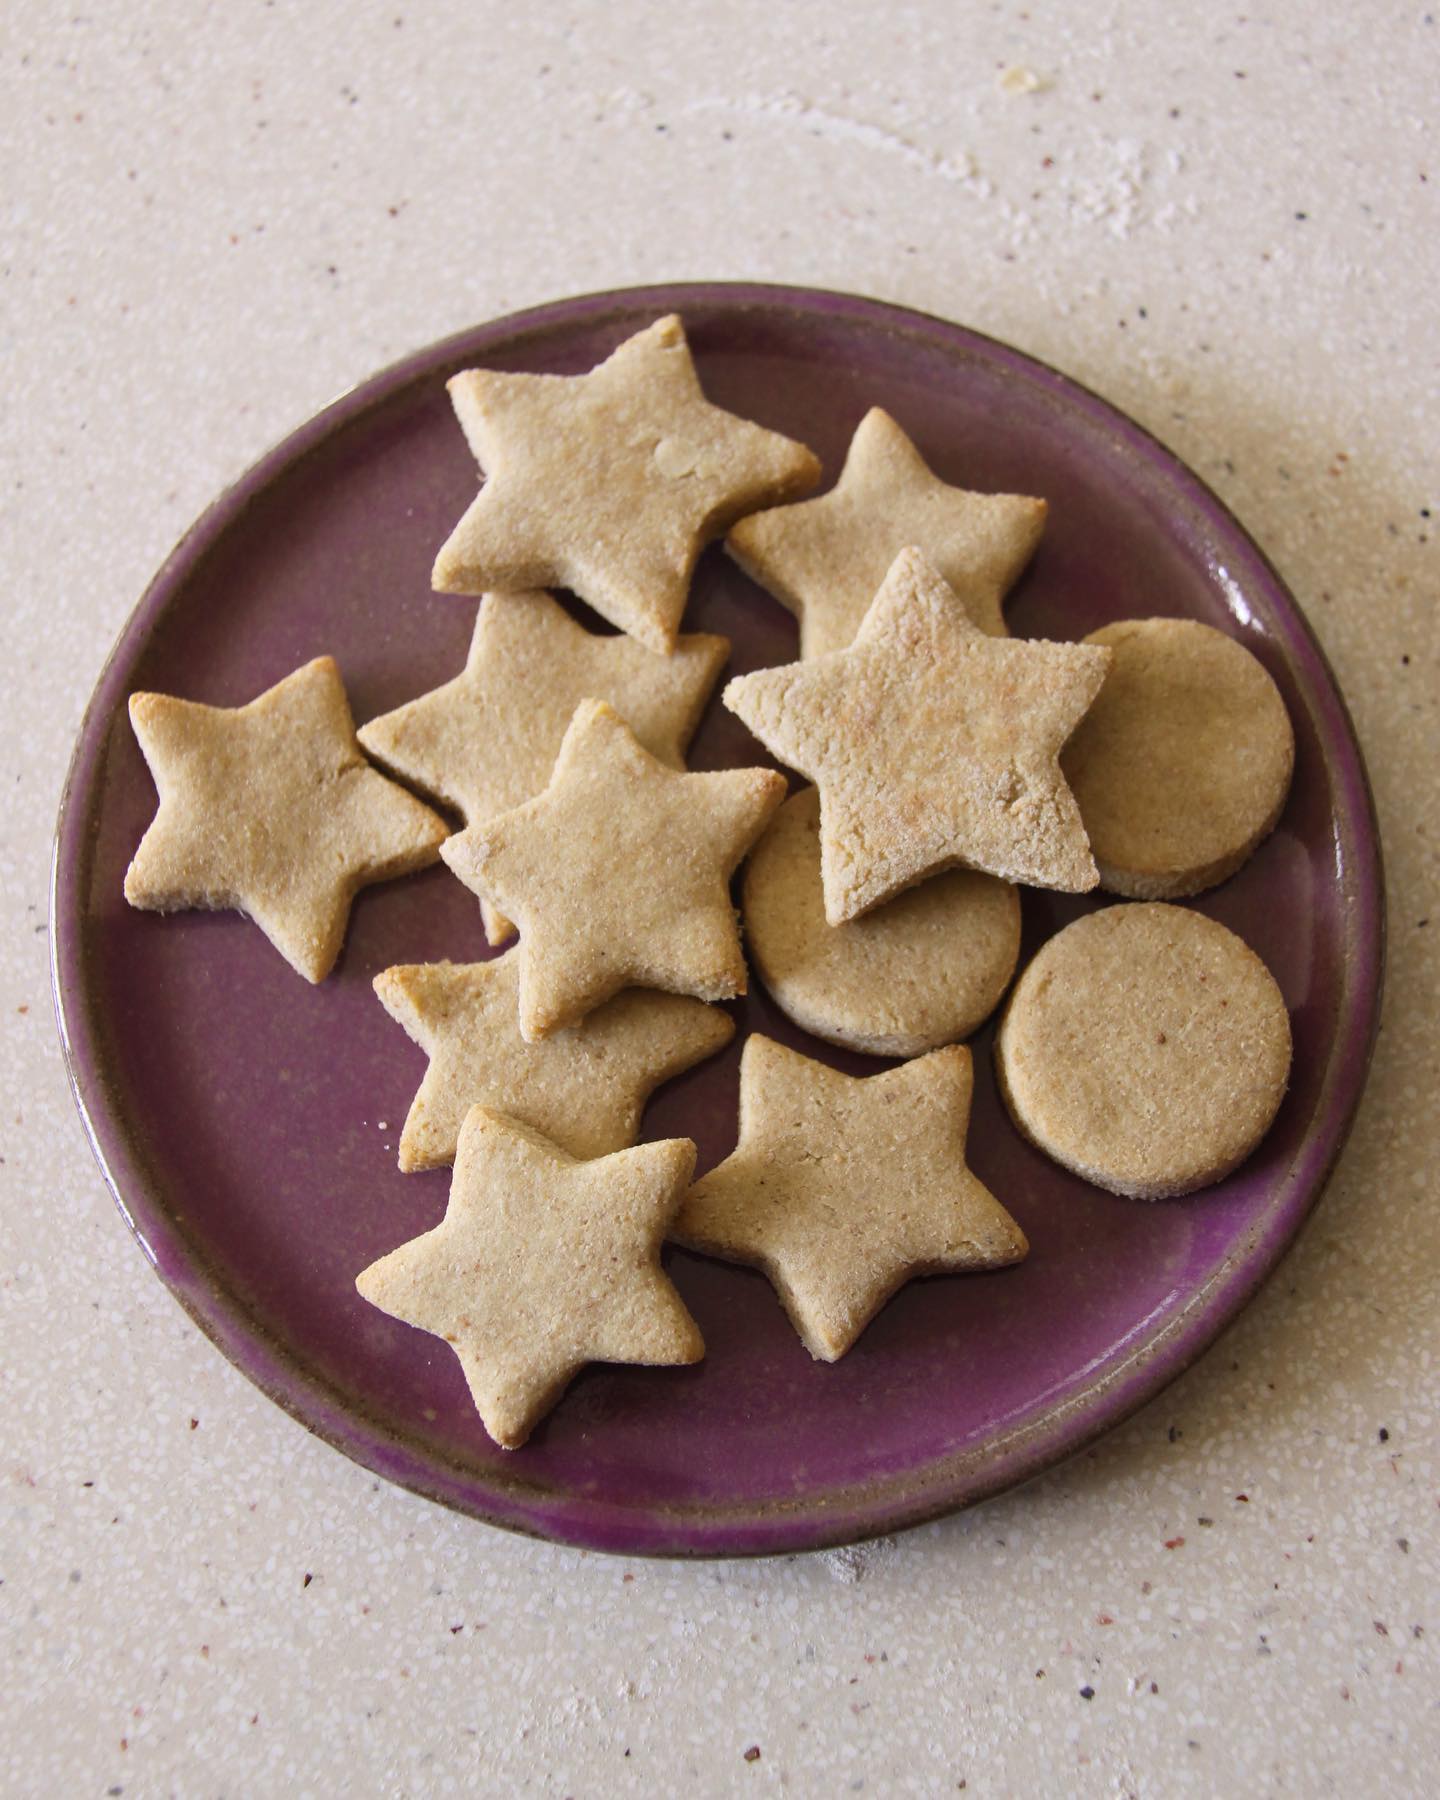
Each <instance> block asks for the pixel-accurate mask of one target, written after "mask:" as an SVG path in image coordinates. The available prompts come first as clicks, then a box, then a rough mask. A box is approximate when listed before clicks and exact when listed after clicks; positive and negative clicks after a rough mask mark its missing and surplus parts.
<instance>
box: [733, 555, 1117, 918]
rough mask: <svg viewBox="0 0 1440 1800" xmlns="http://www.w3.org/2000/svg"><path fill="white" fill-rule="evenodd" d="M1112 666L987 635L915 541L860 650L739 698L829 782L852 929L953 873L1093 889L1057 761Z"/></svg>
mask: <svg viewBox="0 0 1440 1800" xmlns="http://www.w3.org/2000/svg"><path fill="white" fill-rule="evenodd" d="M1109 661H1110V652H1109V651H1106V650H1101V649H1098V648H1096V647H1094V646H1089V645H1083V644H1052V643H1043V642H1039V641H1033V640H1022V639H1019V638H993V637H986V636H985V634H984V633H983V632H982V631H980V630H979V629H978V628H977V627H976V626H975V625H973V624H972V623H971V622H970V619H969V617H968V615H967V614H966V611H965V608H964V607H963V606H962V605H961V603H960V601H959V600H958V599H957V598H956V596H955V593H954V591H953V589H951V588H950V587H949V586H948V585H947V584H946V582H944V581H943V580H942V579H941V577H940V576H939V575H937V574H936V572H935V570H934V569H933V568H931V566H930V564H929V563H928V562H927V561H926V559H925V557H924V556H923V555H922V554H921V552H920V551H918V550H915V549H907V550H902V551H901V553H900V555H899V556H897V557H896V559H895V562H894V564H893V566H892V568H891V570H890V573H889V574H888V575H887V576H886V577H885V582H884V585H883V586H882V587H881V589H880V592H879V593H878V594H877V595H876V596H875V602H874V604H873V606H872V607H871V608H870V611H869V612H868V613H867V614H866V615H865V622H864V624H863V625H862V626H861V627H860V632H859V635H858V636H857V637H856V639H855V642H854V643H853V644H852V645H851V646H850V648H849V649H848V650H836V651H832V652H831V653H830V655H828V656H823V657H820V658H819V659H818V660H817V661H815V662H800V663H790V664H787V665H786V666H785V667H784V668H779V669H759V670H757V671H756V672H755V673H754V674H752V675H742V676H740V677H739V678H738V679H737V680H735V681H732V682H731V683H730V684H729V686H728V687H727V688H726V689H725V693H724V700H725V704H726V706H728V707H729V708H730V709H731V711H732V712H735V713H738V714H739V715H740V717H741V718H742V719H743V720H744V721H745V723H746V724H747V725H748V726H749V727H750V729H751V731H753V732H754V733H755V735H756V737H758V738H759V739H760V741H761V743H762V744H764V745H765V747H766V749H767V750H770V751H771V752H773V754H774V755H776V756H778V757H779V758H780V760H781V761H782V762H785V763H788V764H789V766H790V767H791V768H793V769H799V770H801V771H802V772H803V773H804V774H806V775H808V776H809V777H810V779H811V780H812V781H813V782H814V783H815V784H816V786H817V787H818V788H819V789H820V852H821V876H822V880H823V884H824V889H825V916H826V918H827V919H828V920H829V922H830V923H831V924H832V925H843V924H844V923H845V921H846V920H847V919H853V918H856V917H858V916H859V915H860V914H861V913H863V912H866V911H868V910H869V908H871V907H872V906H878V905H879V904H880V903H881V901H883V900H888V899H889V898H890V897H891V895H892V894H898V893H899V892H900V891H901V890H902V889H903V888H907V887H910V886H911V885H912V884H913V883H915V882H917V881H920V880H921V879H923V877H925V876H926V875H929V874H932V873H934V872H935V871H936V870H938V869H950V868H956V867H960V866H965V867H969V868H975V869H984V870H986V871H987V872H988V873H989V874H991V875H999V876H1002V877H1003V878H1004V879H1005V880H1007V881H1017V882H1028V883H1030V884H1031V885H1032V886H1034V887H1052V888H1062V889H1065V890H1066V891H1069V892H1082V891H1084V890H1085V889H1087V888H1092V887H1094V886H1095V883H1096V881H1097V879H1098V875H1097V872H1096V868H1095V861H1094V858H1093V857H1092V856H1091V854H1090V845H1089V841H1088V840H1087V838H1086V836H1085V827H1084V826H1083V825H1082V824H1081V822H1080V812H1079V808H1078V807H1077V806H1076V804H1075V797H1074V795H1073V794H1072V793H1071V792H1070V789H1069V787H1068V786H1067V785H1066V782H1065V778H1064V776H1063V775H1062V774H1061V772H1060V765H1059V762H1058V760H1057V758H1058V756H1059V753H1060V749H1061V746H1062V745H1063V744H1064V742H1065V740H1066V738H1068V737H1069V735H1070V733H1071V732H1072V731H1073V730H1074V729H1075V726H1076V725H1077V724H1078V723H1079V721H1080V718H1081V716H1082V715H1083V714H1084V712H1085V709H1086V708H1087V707H1088V706H1089V705H1090V702H1091V701H1092V700H1093V699H1094V698H1095V696H1096V694H1097V693H1098V692H1099V691H1100V684H1101V682H1102V681H1103V680H1104V679H1105V670H1106V668H1107V666H1108V665H1109Z"/></svg>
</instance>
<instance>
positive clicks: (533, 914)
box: [441, 700, 785, 1044]
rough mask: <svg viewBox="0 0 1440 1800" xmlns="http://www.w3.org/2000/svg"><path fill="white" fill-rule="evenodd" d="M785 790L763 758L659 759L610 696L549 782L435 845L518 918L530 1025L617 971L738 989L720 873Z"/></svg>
mask: <svg viewBox="0 0 1440 1800" xmlns="http://www.w3.org/2000/svg"><path fill="white" fill-rule="evenodd" d="M784 797H785V777H784V776H783V775H780V774H777V773H776V771H775V770H773V769H724V770H720V771H717V772H715V773H713V774H703V775H683V774H679V773H677V772H676V771H675V770H674V769H667V768H666V767H665V765H664V764H663V763H660V762H657V761H656V760H655V758H654V757H653V756H651V755H650V753H649V751H647V750H645V749H643V748H642V747H641V745H640V744H639V743H637V741H636V739H635V734H634V732H632V731H631V730H630V728H629V726H628V725H626V723H625V721H624V720H623V719H622V718H621V717H620V715H619V714H618V713H617V712H616V711H615V709H614V708H613V707H610V706H607V705H606V704H605V703H604V701H601V700H585V701H582V703H581V704H580V705H579V706H578V707H577V708H576V709H575V717H574V718H573V719H572V720H571V721H570V728H569V730H568V731H567V732H566V733H565V740H564V742H563V743H562V744H561V746H560V754H559V756H558V757H557V758H556V760H555V769H554V773H553V774H552V775H551V777H550V785H549V786H548V787H547V788H546V789H545V791H544V793H543V794H540V795H538V796H537V797H536V798H535V799H534V800H530V801H527V803H526V804H525V805H524V806H521V807H517V808H516V809H515V811H513V812H508V813H502V814H501V816H500V817H499V818H498V819H489V820H487V821H486V822H485V823H484V824H483V825H472V826H471V827H470V829H469V830H468V831H464V832H461V833H460V834H459V835H458V836H456V837H452V838H450V839H449V840H448V841H447V842H446V844H445V845H444V846H443V848H442V850H441V855H442V856H443V857H444V858H445V861H446V862H447V863H448V864H449V865H450V867H451V868H452V869H453V870H454V871H455V873H456V874H457V875H458V876H459V877H460V879H461V880H462V881H463V882H464V883H465V884H466V885H467V886H468V887H472V888H474V889H475V891H476V892H477V893H483V894H488V895H489V896H490V897H491V898H492V899H493V900H494V901H495V903H496V905H497V906H499V907H500V908H501V909H502V910H503V911H504V912H505V913H506V914H507V915H508V916H509V917H511V918H513V919H515V920H516V922H517V923H518V924H519V926H520V930H521V933H522V938H521V943H520V946H519V949H518V950H517V951H516V952H515V954H516V955H517V956H518V957H519V959H520V1033H521V1036H522V1037H523V1038H524V1039H525V1041H526V1042H527V1043H532V1044H533V1043H535V1042H536V1041H537V1040H538V1039H540V1038H543V1037H545V1036H547V1035H548V1034H549V1033H550V1032H552V1031H557V1030H559V1029H560V1027H561V1026H563V1025H573V1024H574V1023H575V1022H576V1021H577V1020H578V1019H581V1018H583V1017H584V1016H585V1014H586V1013H588V1012H589V1011H591V1009H592V1008H594V1007H596V1006H599V1005H600V1004H601V1002H602V1001H605V1000H608V999H609V998H610V996H611V995H612V994H618V993H619V991H620V990H621V988H625V987H658V988H666V989H668V990H669V991H671V992H672V993H680V994H693V995H694V996H695V997H696V998H697V999H699V1000H728V999H731V998H732V997H733V996H734V995H736V994H743V993H744V992H745V959H744V957H743V956H742V955H741V951H740V934H739V931H738V930H737V929H736V922H735V909H734V908H733V906H732V905H731V904H730V892H729V887H728V883H729V880H730V876H731V874H732V872H733V871H734V869H735V867H736V865H737V864H738V863H739V861H740V859H741V857H742V856H744V854H745V852H746V851H747V850H748V849H749V848H750V846H751V844H752V843H754V841H755V839H756V838H757V837H758V836H759V835H760V833H761V831H763V830H764V828H765V824H766V822H767V821H768V819H769V818H770V815H771V814H772V813H773V812H774V811H775V809H776V807H777V806H779V804H780V802H781V801H782V800H783V799H784Z"/></svg>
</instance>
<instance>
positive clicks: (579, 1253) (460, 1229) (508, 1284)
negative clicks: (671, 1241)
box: [355, 1106, 705, 1450]
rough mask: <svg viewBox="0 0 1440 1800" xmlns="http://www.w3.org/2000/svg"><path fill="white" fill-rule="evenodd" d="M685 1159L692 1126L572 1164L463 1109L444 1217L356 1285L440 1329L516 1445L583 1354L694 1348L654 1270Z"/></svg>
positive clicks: (692, 1351)
mask: <svg viewBox="0 0 1440 1800" xmlns="http://www.w3.org/2000/svg"><path fill="white" fill-rule="evenodd" d="M694 1167H695V1146H694V1144H692V1143H691V1141H690V1140H689V1138H666V1139H665V1140H663V1141H662V1142H660V1143H657V1144H641V1145H640V1146H639V1147H638V1148H637V1149H634V1150H619V1151H617V1152H616V1153H615V1154H614V1155H613V1156H603V1157H599V1158H597V1159H595V1160H593V1161H589V1162H581V1161H577V1160H576V1158H574V1157H572V1156H568V1155H567V1154H566V1153H565V1151H563V1150H561V1149H560V1148H559V1146H558V1145H556V1144H552V1143H551V1142H550V1141H549V1139H548V1138H545V1137H542V1136H541V1135H540V1133H539V1132H537V1131H532V1130H530V1128H529V1127H528V1126H525V1125H518V1124H516V1122H515V1121H514V1120H513V1119H507V1118H505V1117H504V1116H503V1115H502V1114H499V1113H492V1112H487V1111H486V1110H485V1108H484V1107H483V1106H476V1107H474V1108H472V1110H471V1111H470V1112H469V1114H467V1116H466V1119H465V1123H464V1126H463V1127H462V1129H461V1132H460V1148H459V1154H458V1155H457V1157H456V1159H455V1175H454V1178H453V1180H452V1182H451V1184H450V1202H449V1205H448V1206H447V1208H446V1211H445V1217H444V1219H443V1220H442V1221H441V1223H440V1224H439V1225H437V1226H436V1227H435V1229H434V1230H433V1231H427V1232H426V1233H425V1235H424V1236H423V1237H418V1238H413V1239H412V1240H411V1241H410V1242H409V1243H406V1244H402V1245H401V1246H400V1248H399V1249H398V1250H393V1251H391V1253H390V1254H389V1255H388V1256H383V1257H381V1259H380V1260H379V1262H375V1263H372V1264H371V1265H370V1267H369V1268H368V1269H366V1270H365V1271H364V1272H363V1274H361V1275H360V1277H359V1279H358V1280H357V1281H356V1283H355V1285H356V1287H357V1288H358V1289H359V1291H360V1293H361V1295H362V1296H363V1297H364V1298H365V1299H366V1300H368V1301H369V1302H370V1304H371V1305H372V1306H378V1307H379V1308H380V1310H381V1311H382V1312H386V1313H389V1314H390V1315H391V1316H392V1317H393V1318H396V1319H403V1320H404V1321H405V1323H406V1324H407V1325H415V1326H418V1327H419V1328H420V1330H422V1331H429V1332H433V1333H434V1334H435V1336H436V1337H441V1338H444V1340H445V1342H446V1343H447V1344H449V1346H450V1348H451V1349H452V1350H453V1351H454V1352H455V1354H456V1355H457V1356H458V1357H459V1358H460V1366H461V1368H462V1369H463V1370H464V1372H465V1379H466V1381H467V1382H468V1383H469V1386H470V1393H471V1397H472V1398H473V1399H474V1401H475V1406H476V1410H477V1411H478V1412H479V1414H480V1418H481V1422H482V1423H483V1424H484V1426H485V1429H486V1430H487V1431H488V1432H489V1433H490V1435H491V1437H492V1438H494V1440H495V1442H496V1443H497V1444H499V1445H501V1446H502V1447H503V1448H504V1449H506V1450H515V1449H518V1448H519V1447H520V1445H522V1444H523V1443H524V1442H525V1440H526V1439H527V1438H528V1437H529V1435H530V1433H531V1432H532V1431H533V1430H534V1428H535V1426H536V1424H537V1423H538V1422H539V1420H540V1419H542V1418H543V1417H544V1415H545V1414H546V1413H547V1412H549V1410H550V1408H551V1407H552V1406H553V1405H554V1404H555V1402H556V1401H557V1400H558V1399H559V1397H560V1395H561V1394H562V1393H563V1391H564V1389H565V1388H566V1386H567V1385H568V1384H569V1382H570V1381H571V1380H572V1378H573V1377H574V1376H575V1375H576V1374H577V1373H578V1371H579V1370H580V1369H581V1368H582V1367H583V1366H584V1365H585V1364H586V1363H589V1362H611V1363H649V1364H675V1363H693V1362H699V1360H700V1358H701V1357H702V1356H703V1355H704V1354H705V1346H704V1344H703V1343H702V1341H701V1338H700V1332H699V1330H698V1328H697V1327H696V1324H695V1321H694V1320H693V1319H692V1318H691V1317H690V1315H689V1313H688V1312H687V1311H686V1310H685V1307H684V1304H683V1303H682V1301H681V1299H680V1296H679V1295H678V1294H677V1293H676V1292H675V1290H674V1288H673V1287H672V1286H671V1285H670V1282H669V1280H668V1279H667V1277H666V1276H665V1274H664V1273H663V1271H662V1270H661V1267H660V1245H661V1241H662V1239H663V1237H664V1234H665V1228H666V1226H667V1225H668V1224H669V1222H670V1219H671V1218H672V1217H673V1215H674V1213H675V1210H676V1208H677V1207H678V1206H679V1204H680V1202H681V1200H682V1198H683V1197H684V1193H685V1187H686V1184H687V1183H688V1181H689V1180H690V1176H691V1174H692V1172H693V1170H694Z"/></svg>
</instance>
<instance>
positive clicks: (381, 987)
mask: <svg viewBox="0 0 1440 1800" xmlns="http://www.w3.org/2000/svg"><path fill="white" fill-rule="evenodd" d="M519 966H520V965H519V959H518V958H517V957H516V956H514V955H511V956H502V957H501V958H499V960H498V961H496V962H487V963H449V962H440V963H416V964H402V965H400V966H399V967H396V968H393V969H385V970H383V971H382V972H381V973H380V974H379V975H377V976H376V977H375V992H376V993H377V994H378V995H379V997H380V1001H381V1004H382V1005H383V1006H384V1008H385V1010H386V1011H387V1012H388V1013H389V1014H390V1016H391V1018H392V1019H394V1020H395V1021H396V1023H397V1024H400V1025H403V1026H404V1028H405V1030H406V1031H408V1032H409V1034H410V1036H411V1037H412V1038H414V1040H415V1042H416V1043H417V1044H419V1045H420V1047H421V1049H422V1050H424V1051H425V1052H426V1054H427V1055H428V1056H429V1058H430V1066H429V1068H428V1069H427V1070H426V1072H425V1079H424V1080H423V1081H422V1082H421V1084H420V1091H419V1092H418V1093H417V1094H416V1096H415V1100H414V1103H413V1104H412V1105H411V1108H410V1114H409V1117H408V1118H407V1119H406V1121H405V1129H404V1130H403V1131H402V1132H401V1134H400V1167H401V1168H402V1169H405V1170H410V1169H434V1168H438V1167H440V1166H441V1165H442V1164H444V1163H448V1162H453V1161H454V1158H455V1145H456V1142H457V1140H458V1139H459V1135H460V1127H461V1125H462V1124H463V1123H464V1120H465V1115H466V1113H467V1112H469V1110H470V1108H471V1107H472V1106H477V1105H478V1106H488V1107H490V1108H491V1109H492V1110H493V1111H495V1112H502V1113H506V1114H508V1116H509V1117H511V1118H513V1119H517V1120H518V1121H519V1122H520V1123H521V1124H522V1125H529V1126H532V1127H533V1128H534V1129H535V1130H536V1131H540V1132H543V1133H544V1134H545V1136H546V1137H548V1138H553V1139H554V1141H555V1142H556V1143H557V1144H559V1146H560V1147H561V1149H562V1150H566V1151H568V1152H569V1154H570V1155H571V1156H582V1157H584V1156H605V1155H607V1154H608V1153H609V1152H610V1151H612V1150H623V1149H624V1148H625V1146H626V1145H627V1144H633V1143H634V1142H635V1139H636V1138H637V1137H638V1136H639V1133H640V1114H641V1111H642V1110H643V1108H644V1105H645V1102H646V1100H647V1099H648V1098H649V1097H650V1094H651V1093H652V1091H653V1090H654V1089H655V1088H657V1087H658V1086H659V1085H660V1083H661V1082H662V1081H668V1080H669V1079H670V1077H671V1076H672V1075H678V1074H679V1073H680V1072H681V1070H682V1069H688V1068H691V1067H693V1066H694V1064H696V1063H697V1062H703V1061H704V1059H705V1058H706V1057H707V1056H713V1055H714V1054H715V1052H716V1051H717V1050H721V1049H723V1048H724V1046H725V1045H726V1044H728V1043H729V1042H730V1039H731V1038H732V1037H733V1036H734V1035H735V1022H734V1020H733V1019H732V1018H731V1017H730V1015H729V1013H727V1012H722V1011H721V1009H720V1008H719V1007H718V1006H706V1005H704V1004H703V1002H701V1001H699V1000H690V999H687V998H685V997H684V996H683V995H681V994H656V993H647V992H646V991H645V990H644V989H641V988H629V989H627V990H626V991H625V992H624V993H623V994H617V995H616V996H615V998H614V999H613V1000H607V1001H606V1003H605V1004H604V1006H600V1007H597V1008H596V1009H595V1011H594V1012H592V1013H590V1014H589V1015H588V1016H587V1017H586V1018H584V1019H582V1020H581V1021H580V1023H579V1024H578V1025H572V1026H571V1027H570V1028H569V1029H568V1030H566V1031H557V1032H555V1033H553V1034H552V1035H551V1036H550V1037H548V1038H546V1039H545V1040H544V1042H543V1043H539V1044H527V1043H526V1042H525V1040H524V1039H523V1038H522V1037H521V1036H520V1031H519V1027H518V1026H517V1025H516V1022H515V1021H516V1015H517V1011H518V1006H519Z"/></svg>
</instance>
